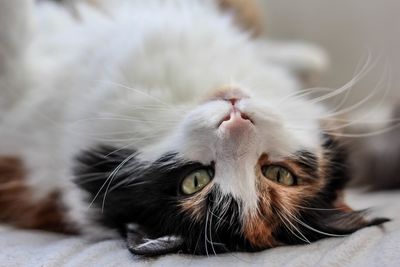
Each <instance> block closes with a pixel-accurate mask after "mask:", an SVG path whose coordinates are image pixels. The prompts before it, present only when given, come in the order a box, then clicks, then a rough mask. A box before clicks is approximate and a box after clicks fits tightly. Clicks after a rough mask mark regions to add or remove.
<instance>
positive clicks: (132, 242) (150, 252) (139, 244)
mask: <svg viewBox="0 0 400 267" xmlns="http://www.w3.org/2000/svg"><path fill="white" fill-rule="evenodd" d="M127 245H128V249H129V251H130V252H131V253H132V254H134V255H136V256H144V257H154V256H161V255H165V254H168V253H176V252H179V251H180V250H182V247H183V238H181V237H178V236H172V235H171V236H162V237H158V238H148V237H147V235H146V233H145V232H144V231H143V230H142V229H141V228H139V227H137V226H136V227H130V228H129V229H128V232H127Z"/></svg>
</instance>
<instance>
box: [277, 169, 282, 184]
mask: <svg viewBox="0 0 400 267" xmlns="http://www.w3.org/2000/svg"><path fill="white" fill-rule="evenodd" d="M276 181H277V182H279V183H280V182H282V181H281V170H278V171H277V173H276Z"/></svg>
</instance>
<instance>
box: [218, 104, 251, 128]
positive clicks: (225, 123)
mask: <svg viewBox="0 0 400 267" xmlns="http://www.w3.org/2000/svg"><path fill="white" fill-rule="evenodd" d="M252 125H254V122H253V120H252V119H251V118H250V117H249V116H248V115H247V114H245V113H243V112H241V111H240V110H238V109H236V108H234V109H232V110H231V112H230V113H229V114H228V115H226V116H224V117H223V119H222V120H221V121H220V122H219V124H218V128H221V127H223V128H237V127H246V126H247V127H250V126H252Z"/></svg>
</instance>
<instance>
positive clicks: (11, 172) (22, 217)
mask: <svg viewBox="0 0 400 267" xmlns="http://www.w3.org/2000/svg"><path fill="white" fill-rule="evenodd" d="M25 175H26V172H25V169H24V166H23V163H22V162H21V161H20V160H19V159H17V158H11V157H3V158H0V221H2V222H5V223H9V224H11V225H14V226H16V227H20V228H28V229H42V230H49V231H55V232H63V233H70V232H72V229H70V228H69V227H67V225H66V224H65V223H64V216H63V209H62V208H61V207H60V205H59V203H58V201H59V194H58V193H57V192H53V193H51V194H49V195H48V196H47V197H46V198H44V199H42V200H38V201H34V200H33V198H32V192H31V189H30V188H29V187H28V186H27V185H26V183H25V181H24V177H25Z"/></svg>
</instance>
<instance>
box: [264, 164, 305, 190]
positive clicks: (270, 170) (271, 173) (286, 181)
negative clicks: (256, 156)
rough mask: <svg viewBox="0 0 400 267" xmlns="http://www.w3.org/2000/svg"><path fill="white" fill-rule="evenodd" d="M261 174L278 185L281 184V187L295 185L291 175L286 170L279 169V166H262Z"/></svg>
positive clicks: (295, 182) (294, 179)
mask: <svg viewBox="0 0 400 267" xmlns="http://www.w3.org/2000/svg"><path fill="white" fill-rule="evenodd" d="M262 173H263V175H264V176H265V177H266V178H268V179H270V180H272V181H274V182H276V183H278V184H283V185H288V186H291V185H296V184H297V179H296V177H295V176H293V174H292V173H291V172H290V171H288V170H287V169H285V168H283V167H281V166H273V165H271V166H264V167H263V168H262Z"/></svg>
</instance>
